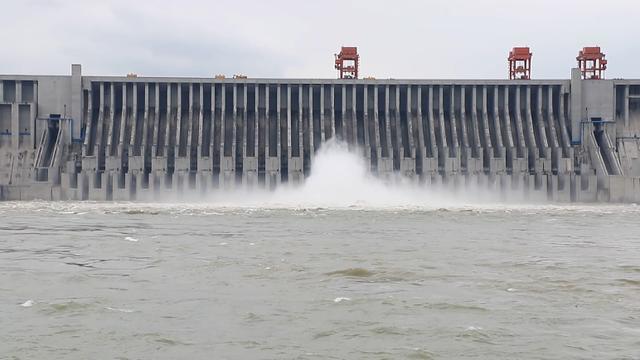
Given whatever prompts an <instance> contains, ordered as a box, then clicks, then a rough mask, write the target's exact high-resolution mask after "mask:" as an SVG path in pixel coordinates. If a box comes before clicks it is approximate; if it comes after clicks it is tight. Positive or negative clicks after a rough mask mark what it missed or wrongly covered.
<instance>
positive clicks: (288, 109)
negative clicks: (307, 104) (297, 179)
mask: <svg viewBox="0 0 640 360" xmlns="http://www.w3.org/2000/svg"><path fill="white" fill-rule="evenodd" d="M285 86H286V87H287V95H286V96H287V99H286V102H285V106H286V109H285V111H286V116H287V147H286V148H285V149H286V152H287V153H286V155H287V156H286V157H285V158H286V159H287V170H288V173H287V179H288V181H290V182H293V179H292V178H291V175H292V170H293V169H292V168H293V167H295V165H294V164H293V162H292V161H291V156H292V153H291V140H292V139H291V85H290V84H287V85H285ZM283 145H284V144H283Z"/></svg>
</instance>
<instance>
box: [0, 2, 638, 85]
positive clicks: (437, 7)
mask: <svg viewBox="0 0 640 360" xmlns="http://www.w3.org/2000/svg"><path fill="white" fill-rule="evenodd" d="M0 21H1V23H2V25H3V26H2V31H0V49H1V50H0V73H3V74H15V73H26V74H67V73H69V72H70V64H71V63H81V64H82V65H83V74H87V75H124V74H126V73H128V72H135V73H138V74H139V75H145V76H154V75H155V76H171V75H175V76H204V77H209V76H213V75H215V74H226V75H227V76H231V75H233V74H236V73H242V74H246V75H248V76H250V77H297V78H333V77H335V76H336V72H335V70H334V69H333V54H334V53H335V52H337V51H338V50H339V47H340V46H341V45H353V46H358V50H359V52H360V56H361V74H362V75H363V76H369V75H370V76H375V77H377V78H389V77H391V78H505V77H506V76H507V64H506V56H507V53H508V51H509V49H510V48H511V47H513V46H522V45H526V46H530V47H531V48H532V51H533V69H532V75H533V77H534V78H568V77H569V72H570V68H571V67H572V66H575V57H576V55H577V52H578V50H579V49H580V48H582V47H583V46H589V45H600V46H602V47H603V49H604V52H605V53H606V54H607V58H608V59H609V69H610V70H609V71H608V72H607V76H608V77H609V78H613V77H626V78H640V60H639V59H640V37H639V34H640V1H639V0H608V1H596V0H584V1H574V0H535V1H514V0H448V1H427V0H423V1H418V0H413V1H409V0H406V1H405V0H361V1H347V0H344V1H334V0H322V1H309V0H264V1H259V0H253V1H243V0H209V1H205V0H203V1H199V0H172V1H165V0H154V1H142V0H126V1H120V0H117V1H107V0H103V1H93V0H0Z"/></svg>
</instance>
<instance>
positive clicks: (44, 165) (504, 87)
mask: <svg viewBox="0 0 640 360" xmlns="http://www.w3.org/2000/svg"><path fill="white" fill-rule="evenodd" d="M639 132H640V80H617V79H616V80H588V79H587V80H585V79H582V73H581V70H580V69H577V68H576V69H573V70H572V73H571V78H570V79H566V80H519V79H518V80H391V79H389V80H381V79H378V80H376V79H364V80H361V79H337V80H322V79H251V78H242V77H240V78H235V79H226V78H221V77H216V78H160V77H135V76H126V77H111V76H108V77H107V76H83V75H82V74H81V67H80V65H73V66H72V73H71V75H70V76H30V75H0V199H5V200H6V199H33V198H42V199H91V200H110V199H124V200H129V199H154V198H158V197H161V196H163V194H168V193H175V194H179V193H181V192H196V193H199V192H211V193H212V194H215V192H216V191H217V190H219V189H222V190H224V189H229V188H233V187H238V186H246V187H257V188H274V187H275V186H278V185H279V184H281V183H284V182H287V183H300V182H301V181H303V179H304V178H305V177H306V176H308V175H309V174H310V171H311V163H312V161H313V155H314V154H315V153H316V152H317V150H318V149H319V148H320V147H321V146H322V144H323V143H325V142H326V141H327V140H329V139H331V138H338V139H340V140H342V141H344V142H346V143H348V144H349V146H350V147H351V148H352V149H353V150H354V151H359V152H361V154H362V156H364V157H365V158H366V159H367V162H368V164H369V165H370V169H371V171H372V172H374V173H376V174H378V175H379V176H381V177H385V176H389V175H390V174H391V173H394V172H398V173H401V174H402V175H403V176H406V177H408V178H411V179H414V180H415V182H417V183H424V184H428V186H440V187H446V188H452V189H462V188H465V187H470V186H474V187H477V186H479V187H487V188H492V189H494V190H495V191H496V192H503V193H504V194H509V195H508V196H521V197H523V198H528V199H549V200H553V201H596V200H602V201H638V200H639V199H640V180H639V176H640V159H639V157H640V155H639V154H640V140H639V139H638V134H639ZM336 176H340V174H336Z"/></svg>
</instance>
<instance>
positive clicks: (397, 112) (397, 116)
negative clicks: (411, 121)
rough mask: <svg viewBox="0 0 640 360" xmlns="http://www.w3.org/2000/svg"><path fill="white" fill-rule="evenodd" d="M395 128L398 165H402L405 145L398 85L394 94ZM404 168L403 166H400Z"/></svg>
mask: <svg viewBox="0 0 640 360" xmlns="http://www.w3.org/2000/svg"><path fill="white" fill-rule="evenodd" d="M392 101H393V104H394V106H393V118H394V124H393V126H394V127H395V128H396V139H395V140H396V148H397V154H398V163H399V164H402V162H403V159H404V144H403V141H402V121H401V118H400V86H398V85H396V86H395V88H394V92H393V99H392ZM400 166H402V165H400Z"/></svg>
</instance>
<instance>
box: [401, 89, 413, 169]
mask: <svg viewBox="0 0 640 360" xmlns="http://www.w3.org/2000/svg"><path fill="white" fill-rule="evenodd" d="M411 98H412V94H411V85H407V105H406V109H405V110H406V113H407V142H408V143H407V145H408V146H409V154H405V157H406V159H404V160H403V161H405V162H406V164H405V174H406V175H408V176H410V177H411V179H412V180H415V179H416V149H415V146H414V143H413V120H414V112H413V108H412V105H413V104H412V101H411Z"/></svg>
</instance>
